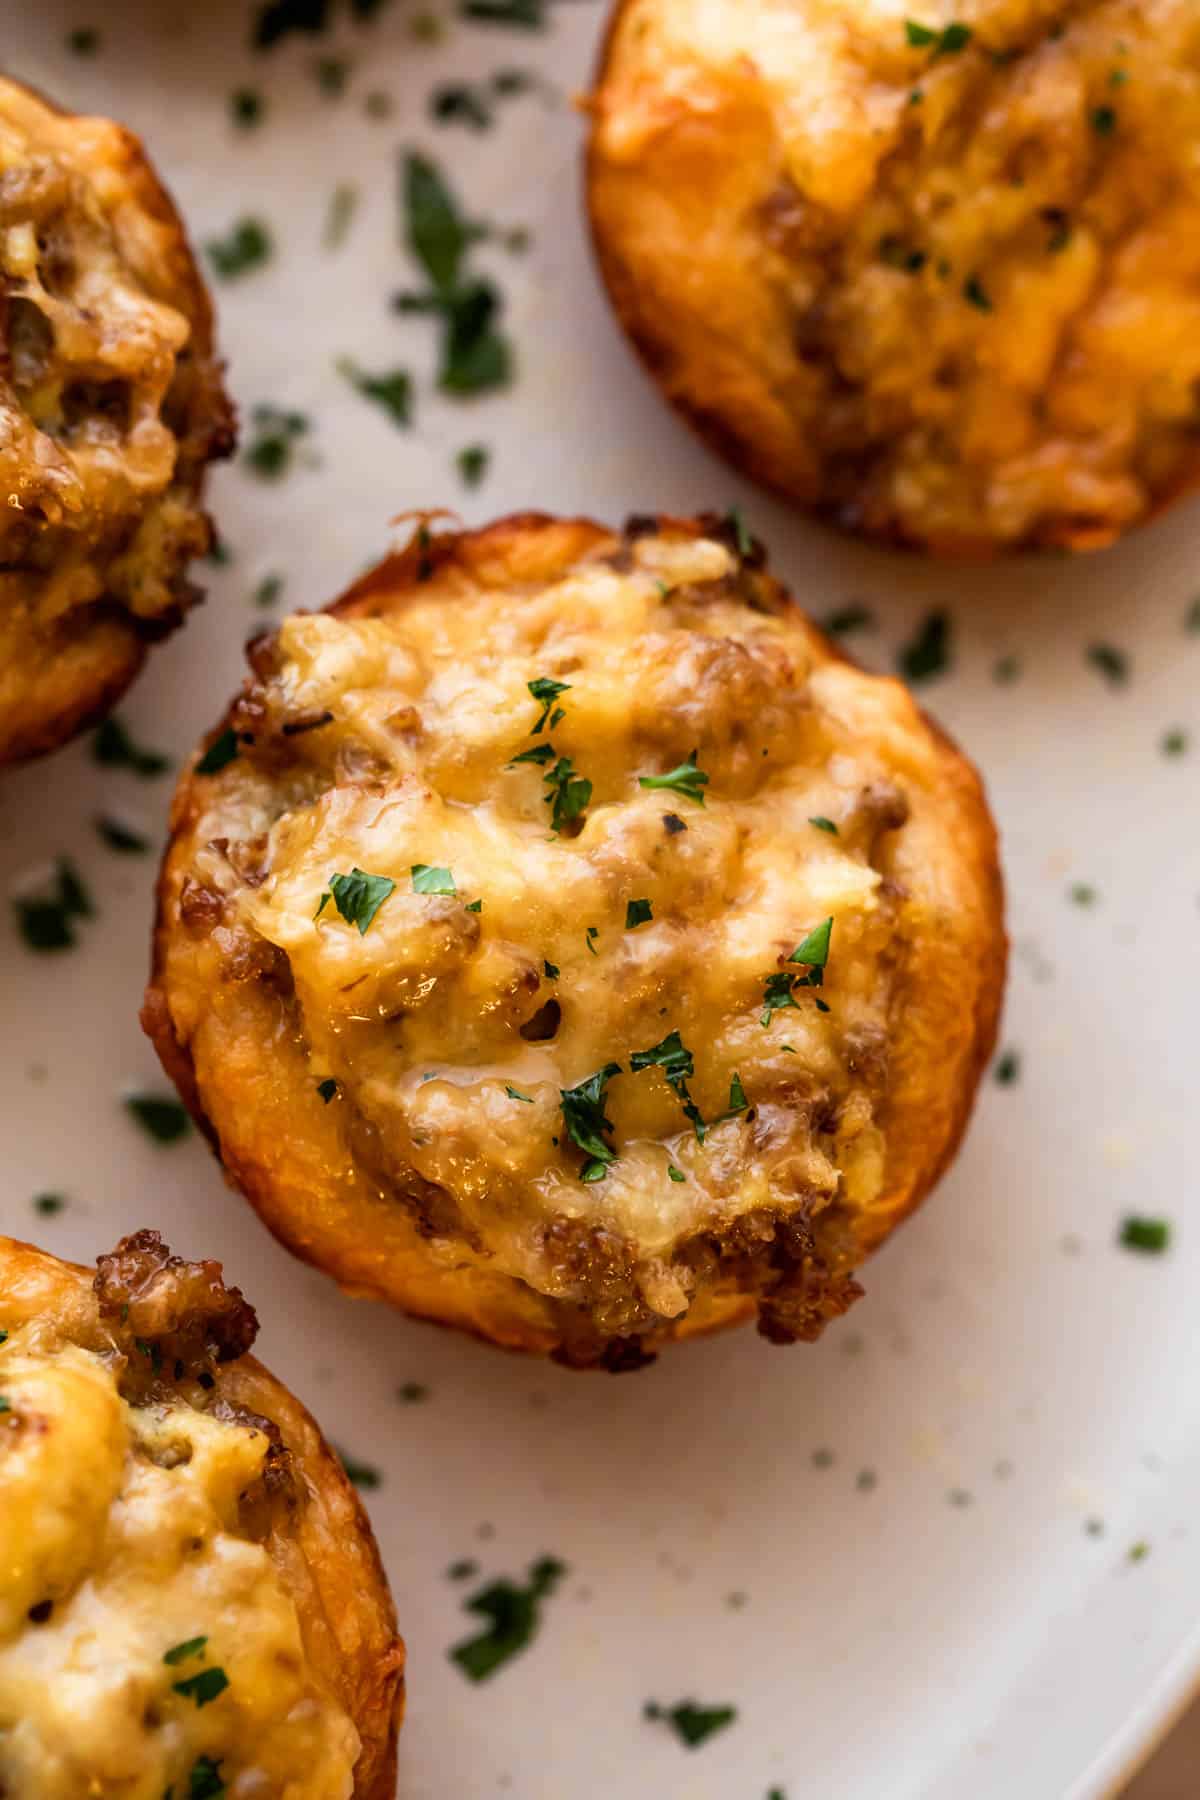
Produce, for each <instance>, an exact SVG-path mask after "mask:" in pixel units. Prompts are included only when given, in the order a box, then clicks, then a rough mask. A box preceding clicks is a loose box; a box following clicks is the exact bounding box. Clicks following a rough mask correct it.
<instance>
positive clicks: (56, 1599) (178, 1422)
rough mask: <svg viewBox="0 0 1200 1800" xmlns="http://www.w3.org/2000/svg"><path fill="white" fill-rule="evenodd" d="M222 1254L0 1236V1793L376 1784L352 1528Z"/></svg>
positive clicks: (398, 1665)
mask: <svg viewBox="0 0 1200 1800" xmlns="http://www.w3.org/2000/svg"><path fill="white" fill-rule="evenodd" d="M256 1329H257V1321H256V1319H255V1315H254V1312H253V1310H252V1309H251V1308H250V1307H249V1306H248V1305H247V1304H246V1302H245V1300H244V1299H243V1298H242V1295H241V1293H240V1292H239V1291H238V1289H237V1288H227V1287H226V1286H225V1285H224V1283H223V1282H222V1279H221V1266H220V1264H219V1263H214V1262H200V1263H189V1262H184V1261H183V1260H182V1259H181V1258H179V1257H177V1256H172V1255H170V1253H169V1252H168V1251H167V1249H166V1248H165V1246H164V1245H163V1243H162V1241H161V1239H160V1238H159V1236H158V1234H157V1232H153V1231H139V1232H137V1233H135V1234H134V1236H132V1237H128V1238H125V1239H124V1240H123V1241H122V1242H121V1243H120V1244H118V1245H117V1247H116V1249H115V1250H114V1251H112V1252H111V1253H110V1254H109V1255H107V1256H101V1257H100V1258H99V1259H98V1263H97V1273H96V1275H95V1277H94V1278H93V1276H92V1274H91V1272H90V1271H89V1270H85V1269H81V1268H78V1267H77V1266H76V1265H74V1264H72V1263H65V1262H60V1261H59V1259H58V1258H57V1257H54V1256H50V1255H47V1254H46V1253H45V1252H43V1251H40V1250H36V1249H34V1248H33V1247H32V1246H31V1245H29V1244H22V1243H19V1242H17V1241H16V1240H14V1239H12V1238H5V1237H0V1543H2V1544H3V1545H4V1557H3V1559H2V1566H0V1790H2V1791H3V1792H4V1793H6V1794H12V1795H13V1796H14V1800H15V1796H17V1795H21V1794H30V1793H33V1792H36V1793H38V1794H46V1795H50V1794H55V1795H58V1794H61V1795H63V1796H66V1795H82V1794H85V1793H89V1794H90V1793H96V1794H99V1793H101V1792H103V1793H106V1794H108V1793H116V1792H117V1791H118V1790H119V1791H121V1792H125V1793H129V1794H133V1793H135V1792H136V1793H137V1794H139V1795H141V1794H147V1795H150V1794H152V1795H154V1796H160V1795H164V1794H176V1795H179V1796H180V1797H181V1800H183V1797H184V1796H187V1795H189V1794H190V1795H192V1796H198V1795H201V1794H204V1795H210V1794H211V1795H215V1794H223V1793H229V1794H231V1795H232V1794H234V1793H238V1794H241V1793H245V1794H247V1795H249V1794H251V1793H254V1794H259V1793H262V1794H283V1793H285V1792H286V1793H288V1794H294V1795H296V1796H297V1800H299V1797H300V1796H302V1795H304V1796H312V1800H392V1796H393V1795H394V1793H395V1779H396V1752H395V1741H396V1730H397V1727H398V1725H399V1721H400V1713H401V1708H402V1702H403V1694H404V1683H403V1670H404V1646H403V1644H402V1643H401V1641H400V1639H399V1638H398V1637H397V1635H396V1629H395V1614H394V1610H393V1607H392V1602H391V1597H390V1595H389V1593H388V1588H387V1581H386V1578H385V1576H384V1573H383V1568H382V1566H381V1564H380V1560H379V1554H378V1551H377V1550H376V1547H375V1540H374V1538H373V1537H372V1535H371V1528H370V1525H369V1523H368V1521H367V1517H366V1514H365V1512H364V1511H363V1509H362V1507H361V1505H360V1504H359V1501H358V1499H357V1496H356V1495H355V1492H354V1489H353V1488H352V1487H351V1486H350V1483H349V1481H348V1480H347V1478H346V1476H345V1474H344V1472H343V1470H342V1467H341V1464H340V1463H339V1461H338V1459H337V1457H336V1456H335V1455H334V1454H333V1452H332V1451H331V1450H330V1448H329V1446H328V1444H326V1442H325V1440H324V1439H323V1438H322V1436H321V1433H320V1431H319V1430H318V1429H317V1426H316V1425H315V1424H314V1422H313V1420H312V1419H311V1418H310V1417H309V1415H308V1413H307V1412H306V1411H305V1410H304V1408H303V1407H302V1406H301V1405H300V1403H299V1401H297V1400H296V1398H295V1396H294V1395H292V1394H291V1393H289V1391H288V1390H287V1389H286V1388H285V1387H283V1386H282V1384H281V1383H280V1382H278V1381H277V1380H276V1379H275V1377H274V1376H273V1375H271V1374H269V1373H268V1371H267V1370H266V1369H264V1368H263V1367H262V1365H261V1364H260V1363H259V1362H257V1361H256V1360H255V1359H254V1357H252V1356H250V1355H248V1354H247V1352H248V1350H249V1347H250V1345H251V1343H252V1342H253V1340H254V1335H255V1331H256Z"/></svg>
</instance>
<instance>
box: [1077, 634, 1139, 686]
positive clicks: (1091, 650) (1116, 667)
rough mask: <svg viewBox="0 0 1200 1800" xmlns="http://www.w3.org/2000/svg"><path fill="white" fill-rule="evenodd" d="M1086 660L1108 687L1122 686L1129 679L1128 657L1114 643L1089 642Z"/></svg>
mask: <svg viewBox="0 0 1200 1800" xmlns="http://www.w3.org/2000/svg"><path fill="white" fill-rule="evenodd" d="M1087 660H1088V661H1089V662H1090V663H1091V665H1092V667H1093V669H1096V670H1098V672H1099V673H1100V674H1101V675H1103V677H1104V679H1105V681H1107V682H1108V684H1109V686H1110V687H1124V686H1125V683H1126V682H1127V681H1128V680H1129V658H1128V656H1127V655H1126V654H1125V652H1124V650H1118V649H1117V647H1116V645H1115V644H1089V645H1088V647H1087Z"/></svg>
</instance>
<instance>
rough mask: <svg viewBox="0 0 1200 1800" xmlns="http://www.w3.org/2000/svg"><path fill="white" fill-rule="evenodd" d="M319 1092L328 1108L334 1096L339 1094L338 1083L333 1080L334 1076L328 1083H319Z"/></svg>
mask: <svg viewBox="0 0 1200 1800" xmlns="http://www.w3.org/2000/svg"><path fill="white" fill-rule="evenodd" d="M317 1092H318V1094H320V1096H321V1098H322V1100H323V1101H324V1102H325V1104H326V1106H328V1105H329V1102H330V1101H331V1100H332V1099H333V1096H334V1095H335V1094H336V1093H337V1082H336V1081H335V1080H334V1079H333V1077H332V1075H331V1076H330V1077H329V1078H328V1079H327V1080H326V1081H318V1083H317Z"/></svg>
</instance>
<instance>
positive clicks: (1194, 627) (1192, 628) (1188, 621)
mask: <svg viewBox="0 0 1200 1800" xmlns="http://www.w3.org/2000/svg"><path fill="white" fill-rule="evenodd" d="M1183 629H1184V630H1185V631H1186V632H1188V633H1190V635H1191V636H1192V637H1195V636H1196V634H1197V633H1198V632H1200V599H1196V600H1193V601H1192V603H1191V605H1190V606H1189V607H1188V609H1187V611H1186V612H1185V613H1184V615H1183Z"/></svg>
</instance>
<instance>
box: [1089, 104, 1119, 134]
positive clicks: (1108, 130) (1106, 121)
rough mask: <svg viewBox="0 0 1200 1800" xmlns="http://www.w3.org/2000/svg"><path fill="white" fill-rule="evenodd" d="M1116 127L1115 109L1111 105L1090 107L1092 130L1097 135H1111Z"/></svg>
mask: <svg viewBox="0 0 1200 1800" xmlns="http://www.w3.org/2000/svg"><path fill="white" fill-rule="evenodd" d="M1116 129H1117V115H1116V111H1115V109H1114V108H1113V107H1111V106H1096V107H1093V109H1092V130H1093V131H1094V132H1096V134H1097V135H1098V136H1099V137H1111V136H1112V134H1113V132H1114V131H1115V130H1116Z"/></svg>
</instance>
